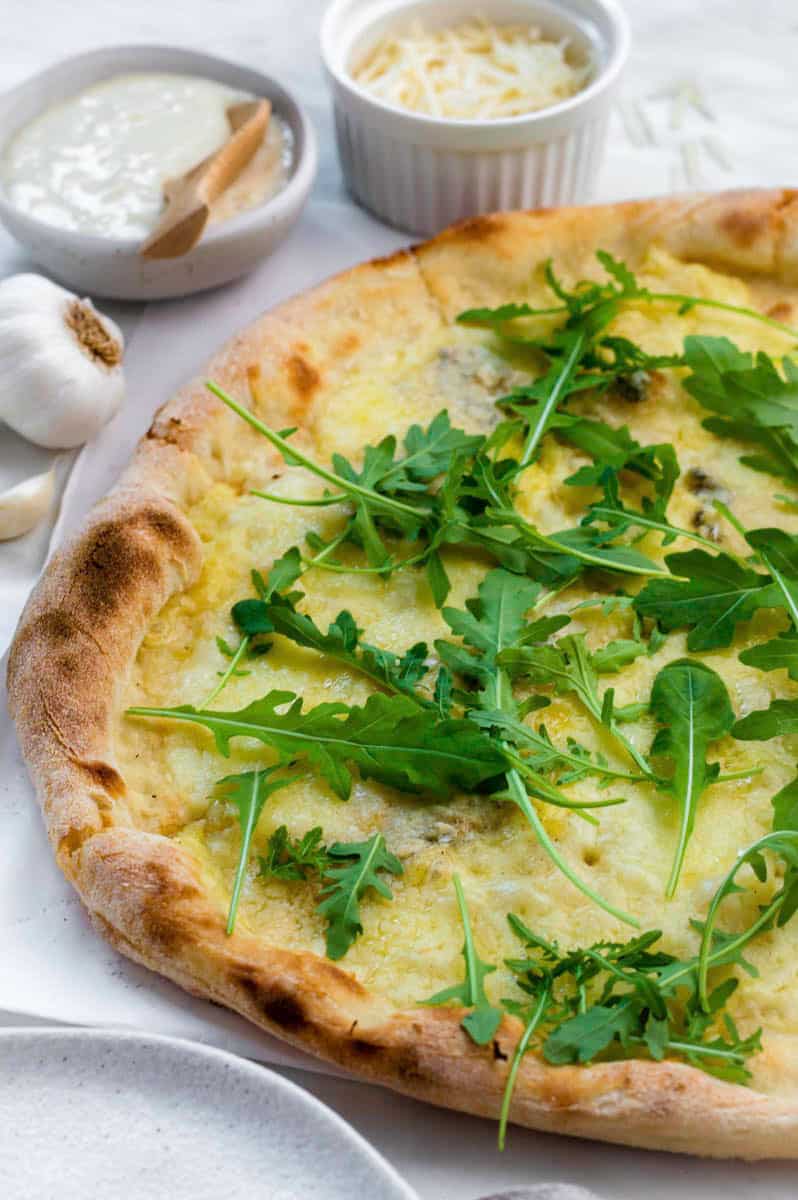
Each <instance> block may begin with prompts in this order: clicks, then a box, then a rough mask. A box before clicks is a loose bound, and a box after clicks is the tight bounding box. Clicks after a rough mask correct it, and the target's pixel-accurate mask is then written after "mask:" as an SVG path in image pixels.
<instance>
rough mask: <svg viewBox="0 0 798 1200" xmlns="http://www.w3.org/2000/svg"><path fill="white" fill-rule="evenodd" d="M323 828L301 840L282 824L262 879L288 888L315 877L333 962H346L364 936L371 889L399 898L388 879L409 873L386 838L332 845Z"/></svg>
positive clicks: (274, 836)
mask: <svg viewBox="0 0 798 1200" xmlns="http://www.w3.org/2000/svg"><path fill="white" fill-rule="evenodd" d="M323 837H324V834H323V831H322V829H321V826H319V825H317V826H316V827H315V828H313V829H310V830H308V832H307V833H306V834H304V835H303V836H302V837H299V838H292V837H290V836H289V833H288V830H287V828H286V827H285V825H281V826H280V827H279V828H278V829H276V830H275V831H274V833H273V834H272V835H271V837H270V838H269V842H268V845H267V847H266V853H265V854H264V855H263V856H262V857H261V858H260V860H259V861H260V874H261V876H262V877H263V878H265V879H280V880H282V881H283V882H284V883H303V882H307V880H308V878H309V877H310V876H315V877H316V878H317V879H318V880H319V881H320V883H321V891H320V895H319V903H318V905H317V909H316V911H317V912H318V913H319V914H320V915H321V916H322V917H324V918H325V920H326V923H327V929H326V934H325V941H326V947H327V957H328V958H331V959H332V960H333V961H337V960H338V959H341V958H343V957H344V955H345V954H346V952H347V950H349V948H350V946H351V945H352V944H353V943H354V942H355V941H356V939H357V938H358V937H359V936H360V935H361V934H362V932H363V924H362V921H361V916H360V901H361V900H362V899H363V896H364V895H365V894H366V892H368V891H369V890H373V891H375V892H377V893H378V894H379V895H380V896H383V897H384V898H385V899H386V900H391V899H393V893H392V891H391V889H390V887H389V885H388V883H387V882H386V880H385V879H384V878H383V875H385V874H387V875H395V876H399V875H402V874H403V873H404V868H403V867H402V864H401V862H400V860H399V859H398V858H397V857H396V855H395V854H392V853H391V852H390V851H389V850H388V848H387V846H386V845H385V838H384V837H383V835H382V834H381V833H375V834H374V835H373V837H370V838H368V840H367V841H365V842H334V843H333V845H332V846H326V845H325V844H324V842H323Z"/></svg>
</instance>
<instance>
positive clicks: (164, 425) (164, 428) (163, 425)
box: [147, 417, 184, 446]
mask: <svg viewBox="0 0 798 1200" xmlns="http://www.w3.org/2000/svg"><path fill="white" fill-rule="evenodd" d="M183 433H184V429H183V422H182V420H181V419H180V417H169V419H168V420H167V421H164V420H163V419H162V418H159V419H158V420H157V421H154V422H153V424H152V425H151V426H150V428H149V429H148V430H147V437H148V438H150V439H151V440H152V441H156V442H165V443H166V445H168V446H179V445H180V441H181V436H182V434H183Z"/></svg>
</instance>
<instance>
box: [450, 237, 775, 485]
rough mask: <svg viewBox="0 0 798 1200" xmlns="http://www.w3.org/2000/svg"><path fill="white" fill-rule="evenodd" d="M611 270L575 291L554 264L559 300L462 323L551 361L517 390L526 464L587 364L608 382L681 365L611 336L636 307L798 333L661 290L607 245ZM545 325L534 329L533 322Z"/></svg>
mask: <svg viewBox="0 0 798 1200" xmlns="http://www.w3.org/2000/svg"><path fill="white" fill-rule="evenodd" d="M596 258H597V259H598V261H599V263H600V264H601V266H602V267H603V268H604V270H605V271H606V273H607V275H608V276H609V280H608V281H605V282H596V281H594V280H582V281H580V282H579V283H577V284H576V285H575V286H574V288H573V289H571V290H569V289H568V288H566V287H565V285H564V284H563V283H562V282H561V281H560V280H559V279H558V278H557V277H556V275H555V274H554V270H553V267H552V264H551V262H550V261H549V262H547V263H546V264H545V267H544V275H545V279H546V282H547V284H548V286H549V288H550V289H551V291H552V292H553V293H554V295H555V296H556V297H557V299H559V300H560V301H561V303H560V304H555V305H549V306H544V307H541V308H535V307H533V306H531V305H529V304H526V303H523V304H504V305H501V306H500V307H499V308H494V309H490V308H479V309H469V310H468V311H467V312H464V313H461V314H460V316H459V317H458V321H459V322H460V323H461V324H463V325H469V326H473V327H477V328H481V329H489V330H491V331H492V332H493V333H495V334H496V335H497V336H498V337H499V338H501V339H503V340H505V341H507V342H509V343H511V344H516V345H521V346H524V347H534V348H535V349H537V350H539V351H541V352H543V353H544V354H545V355H546V356H547V358H548V360H549V364H550V365H549V369H548V370H547V372H546V373H545V375H544V376H543V377H542V378H541V379H538V380H536V381H535V383H534V384H533V385H532V386H531V387H530V388H529V389H526V395H525V394H524V392H521V391H516V392H515V393H513V395H512V396H511V397H507V398H505V404H506V403H507V402H508V401H509V403H510V405H511V407H512V408H513V410H514V411H518V409H519V407H521V406H522V404H523V401H524V399H526V400H527V401H528V402H531V403H530V405H529V408H530V413H529V420H528V426H527V431H526V436H525V440H524V448H523V451H522V453H521V456H520V459H519V467H520V468H521V469H524V468H526V467H528V466H529V465H530V463H532V462H534V460H535V457H536V455H537V453H538V449H539V446H540V443H541V441H542V439H543V437H544V435H545V434H546V432H547V431H548V429H549V428H550V427H551V424H552V420H553V418H554V417H555V415H556V414H557V411H558V407H559V406H560V405H561V404H562V402H563V401H564V400H566V399H567V398H568V396H569V395H570V394H572V393H573V392H575V391H579V390H582V388H583V387H584V386H585V382H584V381H583V380H581V379H580V374H579V372H580V368H581V369H582V370H583V371H584V372H586V373H587V374H588V386H594V387H595V386H598V387H607V386H609V384H610V383H611V382H612V380H613V379H615V378H617V377H618V376H624V375H628V374H630V373H632V372H634V371H640V370H651V369H659V368H662V367H674V366H681V365H682V364H683V362H684V359H683V358H682V356H681V355H651V354H648V353H647V352H646V351H645V350H644V349H642V348H641V347H640V346H637V345H635V344H634V343H632V342H631V341H629V339H627V338H622V337H617V336H613V335H610V334H608V333H607V332H606V330H607V329H608V327H609V325H611V323H612V322H613V320H615V318H616V317H618V316H619V315H620V313H621V312H622V311H623V310H624V309H625V308H627V307H629V306H630V305H641V304H642V305H645V304H659V303H666V304H671V305H675V306H676V307H677V309H678V311H679V313H680V314H684V313H687V312H690V311H691V310H692V309H695V308H699V307H706V308H716V309H720V310H722V311H726V312H735V313H738V314H741V315H744V316H747V317H749V318H750V319H752V320H755V321H760V322H762V323H763V324H765V325H769V326H771V327H773V328H777V329H780V330H782V331H783V332H786V333H788V334H790V335H792V336H798V335H796V334H794V331H792V330H790V329H789V328H788V327H787V326H784V325H781V324H780V323H779V322H778V321H774V320H773V319H772V318H770V317H768V316H766V315H765V314H764V313H760V312H757V311H756V310H755V309H751V308H744V307H741V306H738V305H733V304H727V303H725V302H723V301H720V300H712V299H709V298H707V297H698V296H687V295H682V294H681V293H674V292H654V291H652V290H651V289H649V288H644V287H642V286H641V285H640V283H639V282H638V280H637V279H636V277H635V276H634V274H633V273H632V272H631V271H630V270H629V268H628V267H627V266H626V264H625V263H622V262H619V261H618V260H617V259H615V258H613V256H612V255H611V254H609V253H607V251H605V250H599V251H598V252H597V254H596ZM557 315H562V316H563V317H564V321H563V323H562V324H561V325H559V326H556V327H555V328H554V330H553V331H552V330H551V318H552V317H553V316H557ZM530 320H531V321H532V322H533V323H537V325H538V327H540V325H541V324H542V325H543V329H542V330H541V329H540V328H538V331H537V332H536V333H535V332H534V331H532V332H530V329H529V322H530Z"/></svg>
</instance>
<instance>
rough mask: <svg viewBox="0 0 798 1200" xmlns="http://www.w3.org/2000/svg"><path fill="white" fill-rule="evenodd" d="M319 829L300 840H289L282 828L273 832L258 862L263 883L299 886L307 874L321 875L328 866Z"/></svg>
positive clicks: (319, 826)
mask: <svg viewBox="0 0 798 1200" xmlns="http://www.w3.org/2000/svg"><path fill="white" fill-rule="evenodd" d="M323 837H324V832H323V830H322V828H321V825H316V826H314V828H313V829H309V830H308V832H307V833H305V834H303V835H302V837H301V838H291V837H290V836H289V833H288V829H287V827H286V826H285V825H280V826H279V828H277V829H275V831H274V833H273V834H272V835H271V837H270V838H269V841H268V844H267V846H266V852H265V854H263V855H261V856H260V857H259V859H258V862H259V864H260V874H261V875H262V876H263V877H264V878H266V879H282V880H285V881H290V882H301V881H303V880H305V879H307V877H308V875H309V874H314V873H315V874H319V875H320V874H321V873H322V872H323V871H325V870H326V869H327V867H328V866H329V864H330V855H329V851H328V850H327V847H326V846H325V845H324V844H323V842H322V838H323Z"/></svg>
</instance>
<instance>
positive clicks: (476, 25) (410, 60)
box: [353, 18, 590, 121]
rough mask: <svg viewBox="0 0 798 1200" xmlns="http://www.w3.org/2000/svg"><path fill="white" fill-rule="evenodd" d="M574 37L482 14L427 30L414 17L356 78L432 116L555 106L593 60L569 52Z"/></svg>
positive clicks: (482, 115)
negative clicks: (552, 36)
mask: <svg viewBox="0 0 798 1200" xmlns="http://www.w3.org/2000/svg"><path fill="white" fill-rule="evenodd" d="M569 49H570V44H569V42H568V40H567V39H562V40H561V41H557V42H554V41H547V40H546V39H545V38H544V37H543V36H542V34H541V31H540V30H539V29H537V28H536V27H535V26H534V25H492V24H491V23H490V22H488V21H485V20H483V19H482V18H475V19H474V20H471V21H468V22H466V23H464V24H461V25H455V26H451V27H449V28H444V29H436V30H433V31H427V30H425V29H424V27H423V25H422V24H421V23H420V22H419V21H415V22H414V23H413V24H412V25H411V26H410V28H409V30H408V31H407V33H405V34H403V35H401V36H391V37H386V38H383V39H381V40H380V41H379V42H378V43H377V45H376V46H374V48H373V49H372V50H371V51H370V53H369V54H368V55H367V57H366V58H365V59H364V60H363V62H361V63H360V65H359V66H358V67H357V68H356V69H355V70H354V71H353V78H354V79H355V81H356V82H357V83H359V84H360V85H361V87H363V88H365V89H366V90H367V91H368V92H369V93H370V94H371V95H372V96H375V97H376V98H377V99H379V100H384V101H385V102H386V103H387V104H392V105H395V106H396V107H398V108H405V109H408V110H410V111H411V112H418V113H424V114H426V115H427V116H431V117H446V118H451V119H454V120H487V121H490V120H494V121H495V120H498V119H499V118H501V117H517V116H521V115H523V114H524V113H530V112H537V111H538V110H539V109H542V108H549V107H550V106H551V105H553V104H558V103H559V102H560V101H562V100H567V99H568V98H569V96H573V95H574V93H576V92H578V91H579V90H580V88H582V87H584V85H585V84H586V82H587V81H588V78H589V75H590V64H589V63H587V62H584V63H577V62H575V61H572V59H573V56H572V55H571V56H569Z"/></svg>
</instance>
